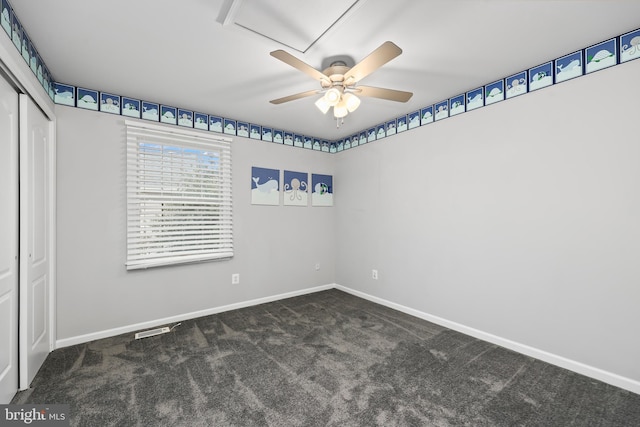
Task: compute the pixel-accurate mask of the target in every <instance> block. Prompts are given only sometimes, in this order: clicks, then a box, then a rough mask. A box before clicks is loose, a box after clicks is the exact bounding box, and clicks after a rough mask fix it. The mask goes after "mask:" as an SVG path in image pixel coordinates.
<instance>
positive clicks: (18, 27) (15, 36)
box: [11, 13, 22, 54]
mask: <svg viewBox="0 0 640 427" xmlns="http://www.w3.org/2000/svg"><path fill="white" fill-rule="evenodd" d="M11 37H12V40H13V45H14V46H15V47H16V49H18V52H20V54H22V24H20V21H19V20H18V17H17V16H16V14H15V13H14V14H13V31H12V36H11Z"/></svg>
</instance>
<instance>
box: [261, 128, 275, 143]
mask: <svg viewBox="0 0 640 427" xmlns="http://www.w3.org/2000/svg"><path fill="white" fill-rule="evenodd" d="M262 140H263V141H267V142H273V130H271V128H268V127H265V126H262Z"/></svg>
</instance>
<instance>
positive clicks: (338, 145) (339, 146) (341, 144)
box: [336, 139, 344, 152]
mask: <svg viewBox="0 0 640 427" xmlns="http://www.w3.org/2000/svg"><path fill="white" fill-rule="evenodd" d="M336 151H338V152H340V151H344V139H339V140H338V141H337V142H336Z"/></svg>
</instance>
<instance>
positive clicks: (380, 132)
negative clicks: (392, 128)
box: [376, 123, 387, 139]
mask: <svg viewBox="0 0 640 427" xmlns="http://www.w3.org/2000/svg"><path fill="white" fill-rule="evenodd" d="M385 127H386V125H385V124H384V123H382V124H380V125H378V126H376V139H382V138H384V137H386V136H387V134H386V133H385Z"/></svg>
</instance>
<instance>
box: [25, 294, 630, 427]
mask: <svg viewBox="0 0 640 427" xmlns="http://www.w3.org/2000/svg"><path fill="white" fill-rule="evenodd" d="M12 403H18V404H22V403H49V404H52V403H67V404H70V405H71V424H72V425H74V426H145V427H146V426H375V425H380V426H638V425H640V395H637V394H634V393H630V392H628V391H625V390H622V389H619V388H616V387H613V386H610V385H607V384H605V383H602V382H599V381H596V380H593V379H590V378H587V377H584V376H581V375H578V374H575V373H572V372H570V371H567V370H564V369H561V368H558V367H555V366H552V365H549V364H547V363H544V362H541V361H538V360H535V359H532V358H530V357H527V356H523V355H521V354H518V353H515V352H512V351H510V350H506V349H504V348H501V347H498V346H496V345H493V344H489V343H486V342H483V341H480V340H477V339H475V338H472V337H469V336H466V335H463V334H460V333H457V332H454V331H451V330H448V329H445V328H442V327H440V326H437V325H434V324H432V323H429V322H426V321H423V320H420V319H416V318H414V317H411V316H408V315H406V314H403V313H400V312H397V311H394V310H391V309H388V308H386V307H383V306H380V305H377V304H374V303H371V302H368V301H366V300H363V299H360V298H357V297H354V296H352V295H349V294H346V293H343V292H340V291H337V290H330V291H325V292H319V293H315V294H312V295H306V296H302V297H296V298H290V299H286V300H282V301H278V302H274V303H269V304H263V305H259V306H255V307H250V308H245V309H240V310H235V311H230V312H226V313H221V314H218V315H213V316H207V317H203V318H198V319H194V320H189V321H185V322H183V323H182V325H181V326H178V327H177V328H175V329H174V330H173V332H171V333H168V334H165V335H161V336H157V337H151V338H146V339H143V340H137V341H136V340H134V339H133V334H126V335H121V336H117V337H113V338H108V339H103V340H99V341H94V342H90V343H87V344H82V345H76V346H73V347H68V348H63V349H60V350H56V351H54V352H53V353H51V354H50V355H49V357H48V358H47V360H46V362H45V364H44V365H43V367H42V369H41V370H40V372H39V373H38V375H37V376H36V378H35V380H34V382H33V384H32V388H31V389H29V390H27V391H24V392H21V393H18V394H17V395H16V397H15V398H14V400H13V402H12Z"/></svg>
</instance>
